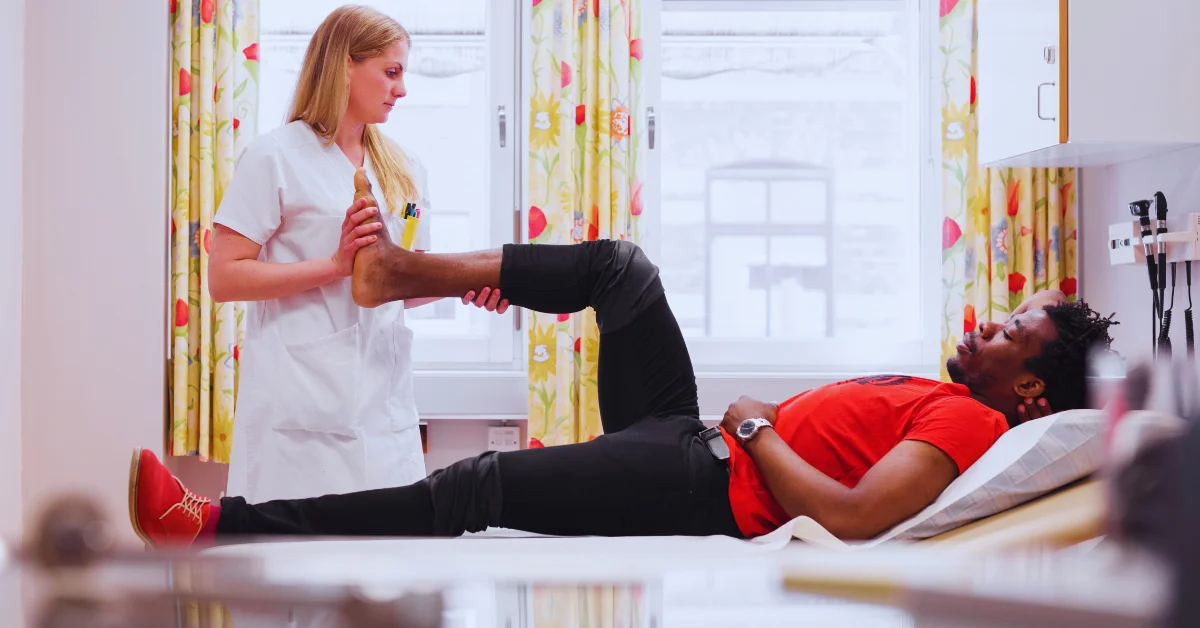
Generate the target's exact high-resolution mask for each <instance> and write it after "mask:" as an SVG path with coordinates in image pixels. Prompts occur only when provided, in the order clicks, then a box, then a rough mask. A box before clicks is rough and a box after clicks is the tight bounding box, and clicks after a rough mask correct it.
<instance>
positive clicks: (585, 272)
mask: <svg viewBox="0 0 1200 628" xmlns="http://www.w3.org/2000/svg"><path fill="white" fill-rule="evenodd" d="M382 242H383V239H381V240H380V241H379V243H382ZM379 243H377V244H379ZM383 251H384V252H385V253H386V255H380V256H377V257H376V258H375V259H376V260H378V261H376V262H374V266H373V267H372V268H370V269H369V271H368V272H365V273H362V276H363V277H364V279H363V280H362V281H361V282H359V283H358V284H356V285H355V295H356V296H355V298H356V300H358V301H359V303H360V304H362V305H368V306H370V305H377V304H379V303H383V302H387V301H393V300H397V299H406V298H418V297H430V296H462V295H464V294H466V293H467V292H469V291H472V290H475V291H478V290H479V289H481V288H484V287H492V288H499V289H500V291H501V294H502V296H503V298H505V299H507V300H508V301H509V303H511V304H512V305H515V306H518V307H524V308H527V309H531V310H534V311H538V312H545V313H549V314H562V313H573V312H578V311H581V310H583V309H584V308H587V307H591V308H593V309H594V310H595V311H596V322H597V325H598V327H599V329H600V350H599V353H600V356H599V361H600V363H599V373H598V378H599V381H598V388H599V396H600V416H601V419H602V420H603V423H604V431H605V433H606V434H613V433H615V432H618V431H620V430H622V429H624V428H626V427H628V426H629V425H631V424H632V423H634V422H636V421H638V420H640V419H642V418H643V417H646V416H659V417H661V416H672V415H683V416H696V415H697V414H698V412H699V409H698V404H697V399H696V378H695V374H694V372H693V369H692V363H691V359H690V357H689V356H688V353H687V345H686V344H685V343H684V339H683V334H682V333H681V332H680V330H679V325H678V323H677V322H676V321H675V316H674V314H672V313H671V308H670V306H669V305H668V304H667V300H666V297H665V295H664V292H663V288H662V283H661V281H660V280H659V276H658V269H657V268H656V267H655V266H654V265H653V264H652V263H650V260H649V259H648V258H647V257H646V255H645V254H644V253H643V252H642V250H641V249H640V248H638V247H637V246H635V245H634V244H632V243H630V242H625V241H617V240H599V241H595V242H585V243H582V244H577V245H566V246H553V245H533V244H522V245H508V246H505V247H504V248H503V249H502V250H497V251H483V252H478V253H462V254H446V255H437V254H418V253H411V252H408V251H404V250H403V249H400V248H398V247H392V248H390V249H384V250H383ZM355 278H356V280H357V279H358V275H356V277H355Z"/></svg>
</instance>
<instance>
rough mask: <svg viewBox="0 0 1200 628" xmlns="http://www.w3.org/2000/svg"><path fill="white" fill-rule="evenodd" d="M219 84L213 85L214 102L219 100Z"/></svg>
mask: <svg viewBox="0 0 1200 628" xmlns="http://www.w3.org/2000/svg"><path fill="white" fill-rule="evenodd" d="M217 89H218V88H217V86H216V85H213V102H217Z"/></svg>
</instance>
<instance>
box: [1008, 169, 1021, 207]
mask: <svg viewBox="0 0 1200 628" xmlns="http://www.w3.org/2000/svg"><path fill="white" fill-rule="evenodd" d="M1007 196H1008V215H1009V216H1016V215H1017V212H1019V211H1021V180H1020V179H1018V178H1016V177H1013V178H1011V179H1009V180H1008V195H1007Z"/></svg>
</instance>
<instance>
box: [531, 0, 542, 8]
mask: <svg viewBox="0 0 1200 628" xmlns="http://www.w3.org/2000/svg"><path fill="white" fill-rule="evenodd" d="M541 3H542V0H533V6H535V7H536V6H537V5H539V4H541Z"/></svg>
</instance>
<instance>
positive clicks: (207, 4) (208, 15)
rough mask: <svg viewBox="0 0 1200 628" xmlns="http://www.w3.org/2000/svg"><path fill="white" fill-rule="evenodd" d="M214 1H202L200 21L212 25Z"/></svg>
mask: <svg viewBox="0 0 1200 628" xmlns="http://www.w3.org/2000/svg"><path fill="white" fill-rule="evenodd" d="M212 18H213V0H200V21H202V22H204V23H205V24H212Z"/></svg>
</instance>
